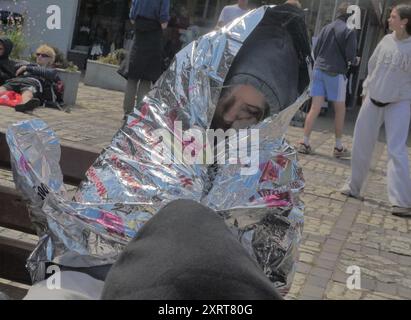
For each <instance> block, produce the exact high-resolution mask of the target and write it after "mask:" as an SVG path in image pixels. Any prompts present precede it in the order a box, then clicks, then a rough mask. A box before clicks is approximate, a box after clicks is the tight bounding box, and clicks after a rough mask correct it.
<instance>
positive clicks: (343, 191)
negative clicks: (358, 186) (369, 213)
mask: <svg viewBox="0 0 411 320" xmlns="http://www.w3.org/2000/svg"><path fill="white" fill-rule="evenodd" d="M340 193H341V194H342V195H344V196H346V197H349V198H354V199H357V200H360V201H364V197H361V196H360V195H356V194H354V193H352V192H351V189H350V188H349V187H343V188H342V189H341V190H340Z"/></svg>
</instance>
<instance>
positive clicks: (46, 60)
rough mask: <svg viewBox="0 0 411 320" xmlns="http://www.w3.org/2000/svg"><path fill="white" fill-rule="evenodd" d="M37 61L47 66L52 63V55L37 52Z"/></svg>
mask: <svg viewBox="0 0 411 320" xmlns="http://www.w3.org/2000/svg"><path fill="white" fill-rule="evenodd" d="M36 57H37V58H36V62H37V63H38V64H39V65H41V66H42V67H47V66H49V65H50V64H51V61H52V57H50V56H49V55H47V54H45V53H39V52H37V53H36Z"/></svg>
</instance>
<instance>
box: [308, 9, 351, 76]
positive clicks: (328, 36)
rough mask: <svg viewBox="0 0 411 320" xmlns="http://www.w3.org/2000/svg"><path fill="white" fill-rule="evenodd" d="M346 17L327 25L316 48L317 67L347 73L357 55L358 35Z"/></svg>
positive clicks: (327, 70) (332, 71)
mask: <svg viewBox="0 0 411 320" xmlns="http://www.w3.org/2000/svg"><path fill="white" fill-rule="evenodd" d="M345 20H346V19H345V17H341V18H338V19H337V20H335V21H334V22H332V23H330V24H328V25H326V26H325V27H324V28H323V29H322V30H321V33H320V35H319V37H318V41H317V44H316V46H315V49H314V58H315V68H317V69H320V70H323V71H326V72H330V73H337V74H346V73H347V72H348V66H349V63H353V62H354V61H355V57H356V55H357V35H356V32H355V30H350V29H349V28H348V27H347V23H346V22H345Z"/></svg>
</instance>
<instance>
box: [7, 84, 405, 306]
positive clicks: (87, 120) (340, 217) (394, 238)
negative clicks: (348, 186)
mask: <svg viewBox="0 0 411 320" xmlns="http://www.w3.org/2000/svg"><path fill="white" fill-rule="evenodd" d="M122 98H123V94H122V93H120V92H114V91H108V90H102V89H98V88H92V87H87V86H84V85H81V86H80V90H79V95H78V105H76V106H74V107H73V108H72V109H71V113H64V112H60V111H57V110H51V109H37V110H35V111H34V113H33V116H35V117H39V118H42V119H44V120H45V121H46V122H47V123H48V124H49V126H50V127H51V128H52V129H54V130H55V131H56V132H57V134H58V136H59V137H60V139H61V140H62V142H63V143H70V144H73V143H75V144H82V145H86V146H89V147H90V148H97V149H102V148H104V147H105V146H107V145H108V144H109V143H110V140H111V138H112V136H113V134H114V133H115V132H116V130H117V129H118V128H119V127H120V125H121V118H122V107H121V105H122ZM30 117H31V116H29V115H25V114H20V113H16V112H14V111H13V110H11V109H7V108H0V130H2V131H4V130H5V128H7V126H8V125H9V124H11V123H14V122H16V121H19V120H24V119H27V118H30ZM353 124H354V123H353V117H351V119H349V121H348V123H347V132H346V133H347V134H346V135H345V136H344V142H345V144H346V145H347V147H351V143H352V128H353ZM332 125H333V120H332V117H331V116H328V117H327V118H322V119H320V120H319V123H318V126H317V127H318V128H319V129H317V130H318V131H315V132H314V133H313V136H312V144H313V147H314V149H315V154H314V155H310V156H300V164H301V165H302V167H303V168H304V174H305V178H306V183H307V184H306V189H305V193H304V195H303V200H304V201H305V203H306V212H305V213H306V222H305V227H304V234H303V241H302V244H301V247H300V252H301V254H300V262H299V264H298V267H297V273H296V276H295V278H294V282H293V285H292V288H291V290H290V293H289V294H288V296H287V299H304V300H306V299H333V300H334V299H335V300H342V299H354V300H357V299H364V300H367V299H383V300H386V299H390V300H391V299H411V232H410V231H411V220H406V219H400V218H396V217H393V216H392V215H391V214H390V212H389V209H390V207H389V205H388V201H387V195H386V179H385V175H386V163H387V148H386V144H385V143H384V142H383V140H381V142H379V143H378V145H377V147H376V150H375V154H374V161H373V165H372V170H371V173H370V176H369V178H368V181H367V185H366V186H365V189H364V196H365V201H364V202H361V201H358V200H355V199H347V198H346V197H344V196H342V195H340V194H339V193H338V192H337V190H338V189H339V188H340V187H341V186H342V184H343V183H344V181H345V180H346V179H347V177H348V175H349V174H350V161H347V160H337V159H334V158H333V157H332V149H333V144H334V137H333V133H332V130H330V129H332ZM301 136H302V129H301V128H295V127H290V129H289V133H288V138H289V140H290V141H291V143H293V144H295V143H297V141H298V140H299V139H300V138H301ZM409 152H410V153H411V148H409ZM10 178H11V177H10V175H9V174H8V173H7V172H5V171H1V170H0V183H2V184H3V183H9V184H10V183H11V180H10ZM4 232H8V230H4V229H0V233H2V234H3V233H4ZM13 236H15V237H17V238H20V239H21V238H23V239H24V237H25V236H24V235H21V234H15V235H13ZM28 239H29V240H31V241H33V240H34V239H33V238H32V237H31V238H30V237H29V238H28ZM349 266H358V267H360V270H361V290H349V289H348V288H347V285H346V281H347V278H348V277H349V276H350V274H348V273H346V271H347V267H349Z"/></svg>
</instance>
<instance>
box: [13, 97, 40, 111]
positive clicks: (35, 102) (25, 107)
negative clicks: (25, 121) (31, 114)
mask: <svg viewBox="0 0 411 320" xmlns="http://www.w3.org/2000/svg"><path fill="white" fill-rule="evenodd" d="M40 104H41V103H40V100H39V99H37V98H33V99H31V100H29V101H27V102H26V103H23V104H19V105H17V106H16V107H15V108H14V109H15V110H16V111H17V112H26V111H33V110H34V109H36V108H37V107H39V106H40Z"/></svg>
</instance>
